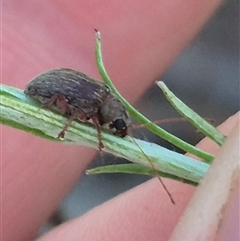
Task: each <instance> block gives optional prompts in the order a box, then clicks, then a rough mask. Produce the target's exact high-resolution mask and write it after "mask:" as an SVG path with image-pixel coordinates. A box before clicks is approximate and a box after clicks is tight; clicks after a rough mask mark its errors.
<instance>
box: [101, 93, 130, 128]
mask: <svg viewBox="0 0 240 241" xmlns="http://www.w3.org/2000/svg"><path fill="white" fill-rule="evenodd" d="M98 115H99V122H100V123H99V124H100V125H104V124H108V123H111V122H114V121H115V120H117V119H122V120H123V121H124V122H125V123H126V126H129V125H130V124H131V120H130V117H129V115H128V113H127V111H126V109H125V107H124V106H123V104H122V103H121V102H120V101H119V100H118V99H117V98H116V97H115V96H114V95H113V94H112V93H109V94H108V95H107V96H106V98H105V100H104V101H103V102H102V104H101V108H100V109H99V113H98Z"/></svg>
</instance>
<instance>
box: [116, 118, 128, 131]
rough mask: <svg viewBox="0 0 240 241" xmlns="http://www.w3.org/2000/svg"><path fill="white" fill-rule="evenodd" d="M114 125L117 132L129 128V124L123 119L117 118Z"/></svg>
mask: <svg viewBox="0 0 240 241" xmlns="http://www.w3.org/2000/svg"><path fill="white" fill-rule="evenodd" d="M113 126H114V127H115V129H116V131H117V132H120V131H122V130H124V129H126V128H127V125H126V123H125V121H124V120H123V119H116V120H115V121H114V122H113Z"/></svg>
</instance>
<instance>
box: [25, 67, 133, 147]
mask: <svg viewBox="0 0 240 241" xmlns="http://www.w3.org/2000/svg"><path fill="white" fill-rule="evenodd" d="M24 93H25V94H26V95H28V96H30V97H32V98H34V99H37V100H38V101H40V102H41V103H42V104H43V105H44V106H45V107H47V108H50V109H54V110H56V111H58V112H60V113H62V114H65V115H67V116H68V117H69V119H68V122H67V123H66V125H65V126H64V127H63V129H62V131H61V132H60V133H59V135H58V138H64V134H65V131H66V130H67V128H68V127H69V126H70V124H71V122H72V121H73V120H74V119H79V120H81V121H87V120H89V119H91V120H92V122H93V123H94V125H95V126H96V128H97V131H98V139H99V149H101V148H103V147H104V146H103V144H102V141H101V130H100V126H103V125H105V124H109V128H110V129H113V128H114V129H115V132H114V133H115V134H116V135H118V136H121V137H124V136H126V135H127V129H128V126H129V125H130V123H131V121H130V118H129V115H128V114H127V111H126V109H125V107H124V106H123V105H122V103H121V102H120V101H119V100H118V99H117V98H116V97H115V96H114V95H113V94H112V93H111V92H110V90H109V88H108V87H107V86H106V85H105V84H104V83H102V82H100V81H97V80H94V79H91V78H89V77H88V76H87V75H85V74H83V73H80V72H78V71H76V70H72V69H53V70H49V71H47V72H45V73H43V74H40V75H38V76H37V77H35V78H34V79H33V80H32V81H30V83H29V84H28V85H27V86H26V89H25V90H24Z"/></svg>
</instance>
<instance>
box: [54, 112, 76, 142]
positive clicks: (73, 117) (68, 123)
mask: <svg viewBox="0 0 240 241" xmlns="http://www.w3.org/2000/svg"><path fill="white" fill-rule="evenodd" d="M74 119H76V116H75V115H71V116H70V117H69V119H68V121H67V123H66V125H65V126H64V127H63V129H62V130H61V132H60V133H59V134H58V138H59V139H63V138H64V136H65V131H67V129H68V127H69V126H70V125H71V123H72V121H73V120H74Z"/></svg>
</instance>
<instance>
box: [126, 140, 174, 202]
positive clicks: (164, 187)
mask: <svg viewBox="0 0 240 241" xmlns="http://www.w3.org/2000/svg"><path fill="white" fill-rule="evenodd" d="M130 137H131V138H132V140H133V142H134V143H135V144H136V146H137V147H138V148H139V150H140V151H141V152H142V154H143V155H144V156H145V158H146V159H147V161H148V162H149V164H150V165H151V167H152V169H153V170H154V172H155V174H156V177H157V178H158V180H159V182H160V183H161V185H162V187H163V189H164V190H165V192H166V193H167V195H168V197H169V198H170V200H171V202H172V204H174V205H175V201H174V199H173V197H172V195H171V193H170V192H169V191H168V189H167V187H166V185H165V184H164V182H163V180H162V178H161V177H160V175H159V174H158V171H157V170H156V168H155V167H154V165H153V163H152V162H151V161H150V159H149V158H148V156H147V155H146V153H145V152H144V151H143V149H142V148H141V147H140V146H139V145H138V143H137V142H136V140H135V139H134V138H133V137H132V136H130Z"/></svg>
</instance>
